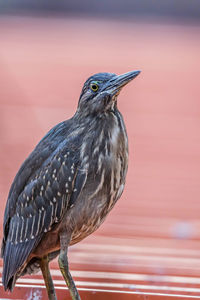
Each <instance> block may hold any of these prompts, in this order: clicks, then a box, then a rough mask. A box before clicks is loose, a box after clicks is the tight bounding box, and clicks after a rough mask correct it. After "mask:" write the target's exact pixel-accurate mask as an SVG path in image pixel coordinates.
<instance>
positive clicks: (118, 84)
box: [105, 71, 140, 96]
mask: <svg viewBox="0 0 200 300" xmlns="http://www.w3.org/2000/svg"><path fill="white" fill-rule="evenodd" d="M139 74H140V71H131V72H128V73H125V74H121V75H116V76H114V77H113V78H112V79H111V80H110V81H109V82H108V85H107V86H106V87H105V89H106V90H107V91H108V92H109V93H110V94H112V95H113V96H114V95H116V94H118V93H119V92H120V90H121V89H122V88H123V87H124V86H125V85H126V84H127V83H129V82H130V81H131V80H133V79H134V78H135V77H136V76H138V75H139Z"/></svg>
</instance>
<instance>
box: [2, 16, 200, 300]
mask: <svg viewBox="0 0 200 300" xmlns="http://www.w3.org/2000/svg"><path fill="white" fill-rule="evenodd" d="M199 35H200V27H198V26H191V27H187V26H178V25H163V24H142V23H132V22H124V23H123V22H114V21H113V22H106V21H95V20H87V21H86V20H78V19H66V20H64V19H60V20H59V19H53V20H51V19H48V18H47V19H39V18H38V19H34V18H30V19H28V18H12V19H9V18H1V19H0V86H1V88H0V163H1V172H0V195H1V207H2V209H1V211H0V219H1V220H2V218H3V210H4V205H5V201H6V197H7V193H8V190H9V186H10V184H11V182H12V179H13V177H14V175H15V173H16V171H17V169H18V168H19V166H20V164H21V163H22V161H23V160H24V158H25V157H26V156H27V155H28V153H29V152H30V151H31V150H32V148H33V147H34V145H35V144H36V143H37V142H38V140H39V139H40V138H41V137H42V136H43V135H44V134H45V132H46V131H47V130H48V129H49V128H50V127H52V126H53V125H55V124H56V123H58V122H60V121H61V120H63V119H66V118H68V117H70V116H72V114H73V113H74V112H75V109H76V105H77V100H78V97H79V93H80V89H81V85H82V84H83V82H84V81H85V79H86V78H87V77H89V76H90V75H91V74H93V73H96V72H99V71H110V72H115V73H118V74H120V73H124V72H127V71H129V70H133V69H141V70H142V73H141V75H140V76H139V77H138V78H137V79H135V80H134V82H132V83H131V84H129V85H128V86H127V87H126V88H125V89H124V90H123V91H122V93H121V95H120V98H119V107H120V110H121V111H122V113H123V115H124V118H125V121H126V125H127V130H128V135H129V142H130V164H129V172H128V177H127V184H126V189H125V192H124V194H123V196H122V198H121V199H120V201H119V202H118V204H117V205H116V207H115V208H114V209H113V211H112V212H111V214H110V215H109V217H108V218H107V220H106V221H105V223H104V224H103V225H102V226H101V228H100V229H99V230H98V231H97V232H96V233H94V234H93V235H92V236H90V237H89V238H87V239H86V240H84V241H83V242H81V243H80V244H78V245H75V246H74V247H72V248H71V250H70V254H69V257H70V258H69V259H70V264H71V270H73V275H74V278H75V280H76V281H77V286H78V287H79V288H80V290H81V291H80V293H81V295H82V296H83V299H106V298H109V299H127V300H128V299H150V300H151V299H163V298H165V299H173V298H174V299H175V298H176V299H177V298H179V299H187V298H186V297H184V296H183V295H187V296H188V297H189V296H191V297H192V298H193V297H195V296H196V297H198V298H200V239H199V238H200V218H199V217H200V201H199V196H200V184H199V182H200V130H199V126H200V102H199V95H200V85H199V77H200V60H199V53H200V40H199V38H198V37H199ZM0 235H2V223H1V231H0ZM0 264H1V263H0ZM57 269H58V265H57V262H56V261H54V262H53V263H52V270H53V271H52V274H53V276H54V279H55V285H56V289H57V293H58V297H59V299H68V298H69V297H68V296H67V295H68V292H67V291H63V289H64V288H65V285H64V282H63V281H60V280H62V278H61V276H60V273H59V271H58V270H57ZM89 271H92V273H88V272H89ZM33 279H34V280H36V279H37V280H36V281H34V280H33ZM18 285H19V286H17V287H16V288H15V290H14V292H13V293H12V294H8V293H5V292H4V291H3V288H2V287H1V286H0V296H1V297H2V298H8V299H11V298H12V299H45V297H46V296H45V295H46V294H45V290H44V288H43V282H42V280H41V275H40V274H39V275H35V276H32V277H27V278H22V279H21V280H19V282H18ZM31 286H32V287H31ZM59 287H60V288H59ZM82 289H83V290H82ZM88 289H89V290H88ZM99 290H101V291H99ZM102 290H104V291H102ZM111 291H112V292H111ZM126 292H127V293H126ZM34 293H35V294H34ZM65 295H66V296H65ZM167 295H168V296H167ZM170 295H171V296H170ZM172 295H174V296H173V297H172Z"/></svg>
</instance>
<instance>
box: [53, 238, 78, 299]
mask: <svg viewBox="0 0 200 300" xmlns="http://www.w3.org/2000/svg"><path fill="white" fill-rule="evenodd" d="M69 241H70V239H69V237H68V236H67V235H66V234H65V235H61V236H60V255H59V258H58V263H59V267H60V270H61V272H62V275H63V277H64V279H65V282H66V284H67V286H68V288H69V292H70V294H71V297H72V300H81V298H80V296H79V293H78V290H77V288H76V286H75V283H74V281H73V278H72V276H71V274H70V271H69V265H68V258H67V250H68V245H69Z"/></svg>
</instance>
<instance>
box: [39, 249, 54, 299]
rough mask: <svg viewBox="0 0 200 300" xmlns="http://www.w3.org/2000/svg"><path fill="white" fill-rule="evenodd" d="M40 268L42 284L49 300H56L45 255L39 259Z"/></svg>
mask: <svg viewBox="0 0 200 300" xmlns="http://www.w3.org/2000/svg"><path fill="white" fill-rule="evenodd" d="M40 268H41V271H42V275H43V277H44V282H45V285H46V288H47V293H48V297H49V300H57V297H56V292H55V289H54V285H53V280H52V277H51V274H50V271H49V260H48V256H47V255H45V256H43V257H42V258H41V261H40Z"/></svg>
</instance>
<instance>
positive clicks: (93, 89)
mask: <svg viewBox="0 0 200 300" xmlns="http://www.w3.org/2000/svg"><path fill="white" fill-rule="evenodd" d="M90 89H91V90H92V91H93V92H97V91H98V89H99V85H98V84H97V83H96V82H92V83H91V84H90Z"/></svg>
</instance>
